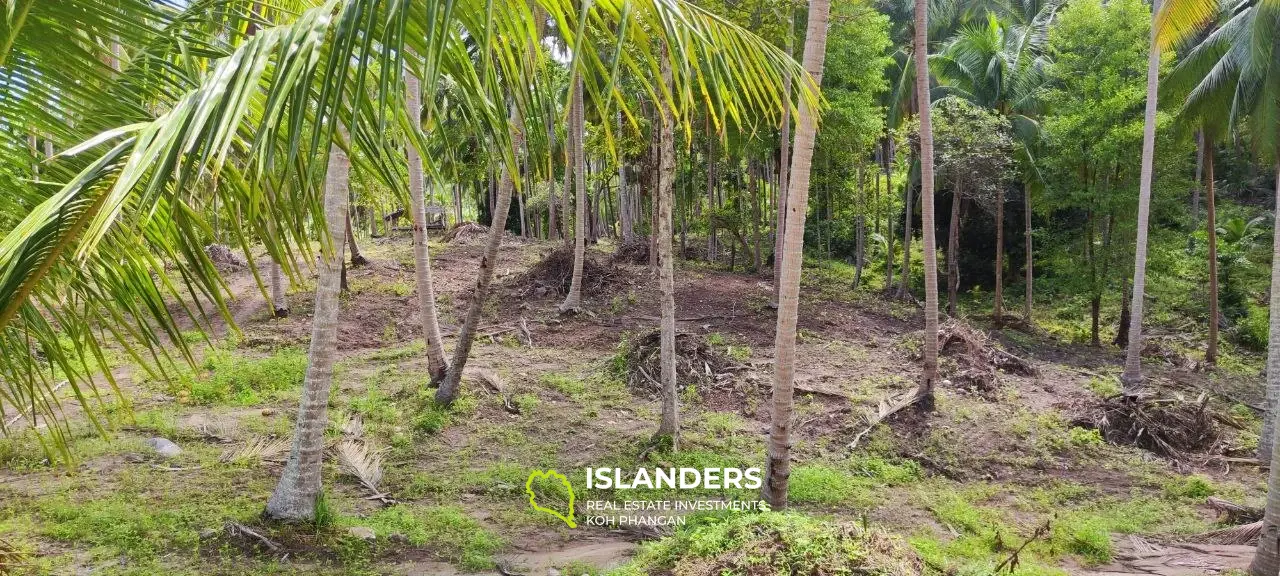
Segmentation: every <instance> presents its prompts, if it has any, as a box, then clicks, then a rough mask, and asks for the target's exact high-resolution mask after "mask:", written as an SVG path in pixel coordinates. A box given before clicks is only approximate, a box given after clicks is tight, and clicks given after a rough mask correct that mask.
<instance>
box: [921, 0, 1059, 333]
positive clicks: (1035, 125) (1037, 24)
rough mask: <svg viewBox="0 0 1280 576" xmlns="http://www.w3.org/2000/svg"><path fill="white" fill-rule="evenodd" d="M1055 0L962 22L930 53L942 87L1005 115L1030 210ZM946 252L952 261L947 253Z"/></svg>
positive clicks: (999, 251)
mask: <svg viewBox="0 0 1280 576" xmlns="http://www.w3.org/2000/svg"><path fill="white" fill-rule="evenodd" d="M1059 5H1060V2H1057V1H1053V2H1049V3H1046V4H1042V5H1037V6H1035V7H1034V8H1033V9H1035V10H1036V12H1034V13H1032V14H1023V13H1021V12H1020V11H1013V12H1012V13H1013V14H1015V15H1016V16H1010V17H1009V18H1008V19H1001V18H998V17H997V16H996V14H995V13H994V12H992V13H988V14H987V18H986V19H985V21H982V22H979V23H976V24H971V25H967V26H964V27H962V28H961V29H960V30H959V32H957V33H956V36H954V37H953V38H952V39H951V40H950V41H948V43H947V45H946V47H945V48H944V50H943V52H942V53H941V54H939V55H938V56H936V57H934V58H933V59H931V60H932V63H933V67H934V69H935V70H936V71H937V75H938V77H939V78H941V79H942V80H943V83H944V85H943V86H942V87H940V90H939V91H940V92H942V93H944V94H951V95H956V96H960V97H962V98H965V99H966V100H969V101H970V102H973V103H974V104H977V105H979V106H984V107H987V108H990V109H992V110H994V111H996V112H997V113H999V114H1001V115H1003V116H1005V117H1006V118H1008V120H1009V123H1010V126H1011V127H1012V128H1013V134H1014V136H1015V139H1016V143H1017V148H1016V157H1017V159H1018V163H1019V165H1020V167H1021V169H1022V173H1023V181H1024V182H1025V183H1027V185H1026V188H1025V189H1024V203H1025V210H1027V211H1028V213H1029V211H1030V209H1031V202H1030V199H1031V196H1030V190H1031V186H1030V185H1029V184H1030V183H1032V182H1037V181H1038V180H1039V178H1038V174H1039V172H1038V170H1037V169H1036V165H1035V154H1034V149H1035V146H1036V143H1037V142H1038V141H1039V139H1040V123H1039V120H1038V119H1037V118H1038V116H1039V114H1040V113H1041V112H1042V111H1043V110H1042V108H1043V104H1042V102H1041V99H1040V94H1041V91H1042V90H1043V88H1044V85H1045V82H1046V81H1047V80H1048V77H1047V75H1046V73H1045V71H1046V69H1047V67H1048V65H1049V59H1048V58H1047V57H1046V56H1045V52H1046V47H1047V38H1048V29H1049V23H1050V22H1051V21H1052V18H1053V14H1055V13H1056V12H1057V10H1058V8H1059ZM1015 18H1016V19H1015ZM997 196H998V198H997V201H996V239H997V240H996V283H995V297H994V300H995V306H994V311H993V317H994V319H995V323H996V325H997V326H998V325H1000V324H1001V323H1002V322H1003V315H1004V308H1003V305H1004V302H1003V299H1004V281H1003V280H1004V279H1003V272H1004V270H1003V268H1004V197H1003V196H1004V191H1003V190H998V191H997ZM1028 233H1029V229H1028ZM1029 239H1030V236H1029V235H1028V241H1029ZM1031 255H1032V252H1031V250H1030V249H1028V250H1027V257H1028V259H1027V263H1026V269H1027V277H1026V285H1027V293H1028V294H1030V292H1031V286H1032V275H1031V273H1030V270H1031V263H1032V260H1031ZM947 257H948V266H950V262H951V260H950V258H951V255H950V254H948V255H947ZM948 294H949V295H950V292H948ZM1024 308H1025V309H1024V315H1025V316H1027V318H1028V319H1029V318H1030V299H1028V300H1027V302H1026V304H1025V305H1024Z"/></svg>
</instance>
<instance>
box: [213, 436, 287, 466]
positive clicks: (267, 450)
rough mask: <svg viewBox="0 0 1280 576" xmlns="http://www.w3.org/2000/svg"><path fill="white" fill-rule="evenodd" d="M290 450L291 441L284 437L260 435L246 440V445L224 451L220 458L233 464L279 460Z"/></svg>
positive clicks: (221, 460)
mask: <svg viewBox="0 0 1280 576" xmlns="http://www.w3.org/2000/svg"><path fill="white" fill-rule="evenodd" d="M288 451H289V441H288V440H285V439H283V438H267V437H263V436H258V437H254V438H250V439H249V440H247V441H245V443H244V445H243V446H241V447H239V448H236V449H234V450H227V451H226V452H223V453H222V457H221V458H219V459H218V460H219V461H220V462H224V463H231V464H251V463H253V464H257V463H261V462H277V461H280V460H282V459H283V458H282V457H283V456H284V454H285V453H286V452H288Z"/></svg>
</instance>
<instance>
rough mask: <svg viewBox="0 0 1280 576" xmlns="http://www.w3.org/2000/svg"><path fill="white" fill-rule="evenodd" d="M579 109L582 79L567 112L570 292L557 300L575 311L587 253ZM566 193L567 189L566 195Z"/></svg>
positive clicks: (576, 82) (564, 309) (582, 131)
mask: <svg viewBox="0 0 1280 576" xmlns="http://www.w3.org/2000/svg"><path fill="white" fill-rule="evenodd" d="M585 122H586V121H585V120H584V115H583V111H582V79H581V78H579V79H575V80H574V83H573V103H572V104H571V110H570V112H569V123H570V127H569V132H570V136H569V142H570V148H571V149H572V152H573V167H574V168H573V187H574V196H575V198H576V199H577V205H576V206H575V207H574V219H573V220H574V221H573V277H572V278H571V279H570V281H569V293H568V294H566V295H565V297H564V302H562V303H560V311H561V312H572V311H577V310H578V308H579V307H581V306H582V259H583V258H586V256H587V234H586V219H587V184H586V178H585V177H586V171H587V167H586V158H585V157H584V156H583V152H582V139H583V137H584V135H585V129H586V126H585V125H584V124H585ZM567 194H568V193H567V192H566V195H567Z"/></svg>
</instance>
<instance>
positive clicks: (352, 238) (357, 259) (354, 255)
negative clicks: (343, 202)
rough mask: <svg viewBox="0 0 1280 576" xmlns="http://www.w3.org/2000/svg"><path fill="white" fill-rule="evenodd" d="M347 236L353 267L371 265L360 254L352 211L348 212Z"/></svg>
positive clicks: (345, 225)
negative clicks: (353, 225) (352, 221)
mask: <svg viewBox="0 0 1280 576" xmlns="http://www.w3.org/2000/svg"><path fill="white" fill-rule="evenodd" d="M344 227H345V228H346V234H347V248H349V249H350V250H351V267H352V268H356V267H358V266H364V265H365V264H368V263H369V259H368V258H365V257H364V255H363V254H361V253H360V247H359V246H357V245H356V234H355V232H354V231H353V230H352V229H351V211H350V210H348V211H347V220H346V223H345V224H344Z"/></svg>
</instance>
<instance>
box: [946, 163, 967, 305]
mask: <svg viewBox="0 0 1280 576" xmlns="http://www.w3.org/2000/svg"><path fill="white" fill-rule="evenodd" d="M963 202H964V197H963V196H961V195H960V184H959V183H957V184H956V187H955V190H953V191H952V193H951V225H950V226H948V227H947V315H948V316H951V317H952V318H954V317H955V316H956V292H958V291H959V290H960V206H961V204H962V203H963Z"/></svg>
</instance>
